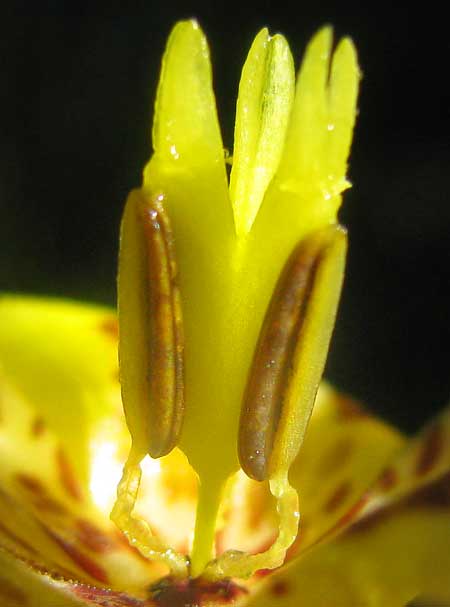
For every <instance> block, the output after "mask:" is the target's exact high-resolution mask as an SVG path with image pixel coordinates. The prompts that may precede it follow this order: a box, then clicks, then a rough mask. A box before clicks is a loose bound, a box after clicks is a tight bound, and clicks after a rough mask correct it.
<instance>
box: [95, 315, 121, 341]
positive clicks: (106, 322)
mask: <svg viewBox="0 0 450 607" xmlns="http://www.w3.org/2000/svg"><path fill="white" fill-rule="evenodd" d="M99 329H100V331H101V332H102V333H104V334H105V335H107V336H108V337H111V338H113V339H114V340H115V341H116V340H118V339H119V323H118V322H117V318H115V317H113V316H111V317H109V318H105V319H103V321H102V322H101V324H100V326H99Z"/></svg>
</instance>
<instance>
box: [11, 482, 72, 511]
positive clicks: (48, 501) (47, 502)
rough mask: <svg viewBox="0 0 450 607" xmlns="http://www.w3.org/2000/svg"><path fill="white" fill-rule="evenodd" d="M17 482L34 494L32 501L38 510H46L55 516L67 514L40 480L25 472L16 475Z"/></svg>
mask: <svg viewBox="0 0 450 607" xmlns="http://www.w3.org/2000/svg"><path fill="white" fill-rule="evenodd" d="M16 481H17V482H18V483H19V484H20V485H21V486H22V487H23V488H24V489H26V490H27V491H28V492H29V493H31V494H32V495H31V499H32V502H33V505H34V506H35V507H36V508H37V509H38V510H45V511H46V512H52V513H54V514H64V513H65V511H66V509H65V507H64V506H63V505H62V504H61V503H60V502H58V501H57V500H55V499H54V498H53V497H52V496H51V495H49V494H48V491H47V488H46V487H45V486H44V485H43V484H42V483H41V481H40V480H39V479H38V478H36V477H34V476H31V475H29V474H26V473H24V472H19V473H18V474H16Z"/></svg>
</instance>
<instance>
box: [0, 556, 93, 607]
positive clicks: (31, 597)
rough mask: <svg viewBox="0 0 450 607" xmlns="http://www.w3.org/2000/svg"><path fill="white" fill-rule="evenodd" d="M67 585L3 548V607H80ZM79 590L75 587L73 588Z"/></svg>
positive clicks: (0, 563)
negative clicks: (44, 606)
mask: <svg viewBox="0 0 450 607" xmlns="http://www.w3.org/2000/svg"><path fill="white" fill-rule="evenodd" d="M67 586H69V587H70V586H71V584H66V583H64V582H62V581H61V580H57V579H53V578H52V577H51V576H50V575H47V574H45V573H42V572H40V571H39V570H38V569H37V568H33V566H32V565H30V564H27V563H26V562H22V561H20V560H18V559H17V558H15V557H14V556H13V555H12V554H10V553H8V552H6V551H4V550H2V549H1V548H0V601H1V604H2V606H3V607H42V606H43V605H46V606H48V607H53V606H55V607H56V605H57V606H58V607H80V606H81V605H83V604H86V603H84V602H83V601H82V600H79V599H77V598H76V597H75V596H71V593H70V590H69V591H67ZM72 586H73V587H75V584H73V585H72Z"/></svg>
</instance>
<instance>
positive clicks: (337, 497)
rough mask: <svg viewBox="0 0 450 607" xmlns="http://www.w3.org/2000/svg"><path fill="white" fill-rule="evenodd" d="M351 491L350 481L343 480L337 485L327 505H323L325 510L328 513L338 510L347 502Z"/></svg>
mask: <svg viewBox="0 0 450 607" xmlns="http://www.w3.org/2000/svg"><path fill="white" fill-rule="evenodd" d="M350 492H351V483H350V481H343V482H342V483H341V484H340V485H338V487H336V489H335V490H334V491H333V493H332V494H331V495H330V497H329V498H328V499H327V501H326V502H325V505H324V507H323V510H324V512H326V513H327V514H332V513H333V512H335V511H336V510H338V508H340V507H341V506H342V505H343V503H344V502H345V500H346V499H347V498H348V496H349V495H350Z"/></svg>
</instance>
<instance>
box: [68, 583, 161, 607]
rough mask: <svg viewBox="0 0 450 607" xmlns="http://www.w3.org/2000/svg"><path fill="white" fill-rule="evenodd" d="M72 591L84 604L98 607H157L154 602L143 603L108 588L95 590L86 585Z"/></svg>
mask: <svg viewBox="0 0 450 607" xmlns="http://www.w3.org/2000/svg"><path fill="white" fill-rule="evenodd" d="M71 591H72V593H73V594H74V595H75V596H77V597H79V598H81V599H83V603H84V602H86V604H89V605H98V607H151V606H152V605H153V606H154V605H156V603H154V602H153V601H148V600H147V601H142V600H140V599H135V598H132V597H130V596H128V595H126V594H123V593H122V592H114V591H113V590H109V589H107V588H95V587H92V586H86V585H84V584H77V585H76V586H73V587H72V588H71ZM87 601H89V603H87Z"/></svg>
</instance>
